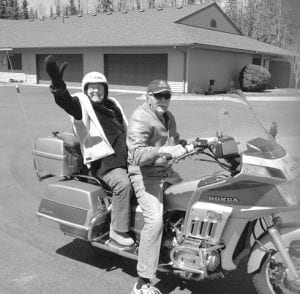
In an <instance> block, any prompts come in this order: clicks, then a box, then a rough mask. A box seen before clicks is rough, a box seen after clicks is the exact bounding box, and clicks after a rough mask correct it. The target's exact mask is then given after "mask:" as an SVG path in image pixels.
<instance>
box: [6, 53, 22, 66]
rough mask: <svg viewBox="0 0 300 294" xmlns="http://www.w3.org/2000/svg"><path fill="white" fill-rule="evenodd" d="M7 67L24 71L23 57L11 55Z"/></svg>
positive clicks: (16, 54)
mask: <svg viewBox="0 0 300 294" xmlns="http://www.w3.org/2000/svg"><path fill="white" fill-rule="evenodd" d="M7 66H8V69H10V70H16V69H17V70H20V69H22V55H21V54H20V53H9V57H7Z"/></svg>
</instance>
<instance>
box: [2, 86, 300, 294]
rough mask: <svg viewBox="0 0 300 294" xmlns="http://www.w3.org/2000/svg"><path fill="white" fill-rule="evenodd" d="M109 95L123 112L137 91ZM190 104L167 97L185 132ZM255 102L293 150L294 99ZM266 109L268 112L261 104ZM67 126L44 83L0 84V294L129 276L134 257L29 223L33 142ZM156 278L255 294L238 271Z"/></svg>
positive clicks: (34, 199)
mask: <svg viewBox="0 0 300 294" xmlns="http://www.w3.org/2000/svg"><path fill="white" fill-rule="evenodd" d="M4 88H5V89H4ZM114 94H115V95H114V96H115V97H118V98H119V100H121V102H122V105H123V106H124V109H125V112H126V113H127V114H130V113H131V111H132V110H133V109H134V108H135V107H136V106H137V105H138V104H140V101H137V100H136V99H135V98H136V97H137V96H138V95H139V94H130V95H129V94H126V93H114ZM189 103H191V104H189ZM193 103H196V102H183V101H174V103H173V105H172V109H173V110H174V112H175V113H176V115H177V116H178V125H181V126H183V127H181V131H182V132H183V134H187V135H189V128H190V127H189V124H188V123H187V113H188V114H189V116H188V117H189V118H191V119H193V120H197V119H199V120H200V118H199V117H197V113H195V112H191V113H190V112H189V111H191V110H192V109H193V108H194V104H193ZM260 103H267V102H260ZM276 103H279V102H276ZM255 108H257V110H258V112H259V116H261V117H262V118H263V121H264V123H266V124H269V123H270V122H271V121H273V120H274V116H275V117H276V118H277V119H278V122H279V124H280V125H282V127H280V133H282V136H281V137H280V138H279V139H280V140H281V139H284V141H285V142H290V145H291V147H290V148H291V150H292V151H293V152H296V151H297V148H296V147H294V146H295V143H296V144H298V143H299V142H298V139H295V137H296V136H298V137H299V127H297V126H299V121H298V123H297V120H299V117H300V103H298V102H293V103H290V104H288V106H285V107H283V106H282V104H280V105H279V104H272V105H270V104H266V105H264V104H257V105H255ZM266 108H267V109H268V111H267V112H266V111H263V110H262V109H266ZM287 115H288V117H287ZM25 118H26V119H25ZM291 122H292V123H291ZM295 122H296V124H295ZM199 123H200V122H199ZM69 126H70V124H69V119H68V117H67V116H66V115H65V113H64V112H63V111H62V110H60V109H59V108H58V107H57V106H56V105H55V104H54V102H53V100H52V97H51V95H50V93H49V92H48V90H47V89H46V88H41V87H40V88H35V87H22V88H21V93H20V94H17V93H16V91H15V89H14V88H11V87H2V88H0V136H1V140H0V155H1V162H0V174H1V178H0V240H1V242H0V264H1V266H0V293H1V294H6V293H12V294H19V293H22V294H23V293H28V294H35V293H46V294H51V293H55V294H62V293H63V294H73V293H90V294H94V293H99V294H106V293H110V294H111V293H113V294H115V293H124V294H127V293H130V291H131V288H132V285H133V283H134V282H135V280H136V272H135V262H133V261H128V260H126V259H124V258H120V257H118V256H116V255H113V254H108V253H106V252H104V251H102V250H99V249H95V248H91V246H89V244H87V243H86V242H83V241H80V240H73V239H72V238H70V237H68V236H63V235H61V234H60V233H59V232H56V231H52V230H50V229H44V228H43V227H41V226H39V225H38V224H37V223H36V219H35V212H36V210H37V207H38V204H39V199H40V197H41V195H42V193H43V190H44V188H45V186H46V184H47V182H39V181H38V180H37V178H36V176H35V174H34V171H33V167H32V158H31V149H32V141H34V140H35V139H36V138H38V137H41V136H47V135H48V134H50V133H51V131H55V130H60V131H64V130H66V129H68V128H69ZM283 134H284V135H283ZM298 146H299V145H298ZM181 168H182V169H185V167H184V166H183V167H181ZM155 282H156V284H157V286H158V287H159V288H160V289H161V290H162V291H163V293H172V294H175V293H193V294H197V293H201V294H208V293H214V294H218V293H220V294H221V293H222V294H229V293H245V294H255V293H256V292H255V290H254V288H253V286H252V283H251V279H250V278H249V276H248V275H247V274H245V273H243V271H241V269H239V270H236V271H234V272H232V273H231V274H230V275H229V277H228V278H227V279H226V280H216V281H208V282H203V283H195V282H190V283H186V282H183V281H181V280H180V279H178V278H176V277H174V276H168V275H159V276H158V278H157V279H156V280H155Z"/></svg>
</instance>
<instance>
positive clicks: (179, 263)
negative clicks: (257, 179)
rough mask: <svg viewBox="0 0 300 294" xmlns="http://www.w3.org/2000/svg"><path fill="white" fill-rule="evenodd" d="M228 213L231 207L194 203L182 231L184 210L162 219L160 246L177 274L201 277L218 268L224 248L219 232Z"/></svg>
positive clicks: (225, 221) (221, 230)
mask: <svg viewBox="0 0 300 294" xmlns="http://www.w3.org/2000/svg"><path fill="white" fill-rule="evenodd" d="M230 213H231V208H230V207H227V206H223V205H219V204H213V203H206V202H196V203H194V204H193V206H192V207H191V210H190V213H189V216H188V219H187V223H186V228H185V230H184V232H183V224H184V219H185V214H184V212H174V214H171V215H170V216H169V217H168V218H167V219H166V220H165V225H166V226H165V228H166V230H165V234H164V242H163V247H164V248H165V249H166V248H168V253H169V254H168V255H169V261H170V262H171V264H172V266H173V268H176V269H178V270H179V273H180V275H181V276H182V275H183V276H184V277H185V278H186V277H188V276H189V275H192V276H193V274H194V275H198V279H202V278H205V277H208V276H211V275H212V273H214V272H215V271H216V270H217V269H218V267H219V265H220V264H221V256H220V253H221V251H222V249H223V248H224V245H223V243H222V242H221V235H222V233H223V230H224V228H225V225H226V223H227V220H228V218H229V216H230ZM183 273H184V274H183Z"/></svg>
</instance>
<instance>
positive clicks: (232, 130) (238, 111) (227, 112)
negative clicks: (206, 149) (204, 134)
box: [206, 94, 286, 159]
mask: <svg viewBox="0 0 300 294" xmlns="http://www.w3.org/2000/svg"><path fill="white" fill-rule="evenodd" d="M212 107H214V108H215V109H214V110H213V112H214V113H215V114H216V116H215V117H214V118H213V119H212V120H211V124H212V125H211V127H214V128H215V131H217V132H221V133H222V134H223V135H228V136H231V137H233V138H234V139H235V140H236V142H237V146H238V150H239V153H245V154H247V155H250V156H255V157H262V158H268V159H275V158H280V157H283V156H284V155H285V154H286V153H285V150H284V149H283V148H282V147H281V146H280V145H279V144H278V143H277V142H276V141H275V140H274V138H273V137H272V136H271V135H270V133H269V132H268V131H267V130H266V129H265V128H264V127H263V125H262V124H261V123H260V121H259V120H258V118H257V117H256V115H255V113H254V111H253V110H252V108H251V106H250V105H249V103H248V101H247V100H246V99H245V98H243V97H242V96H240V95H237V94H230V95H223V96H219V97H218V102H217V103H214V105H213V106H212ZM213 124H214V126H213ZM206 131H207V130H206Z"/></svg>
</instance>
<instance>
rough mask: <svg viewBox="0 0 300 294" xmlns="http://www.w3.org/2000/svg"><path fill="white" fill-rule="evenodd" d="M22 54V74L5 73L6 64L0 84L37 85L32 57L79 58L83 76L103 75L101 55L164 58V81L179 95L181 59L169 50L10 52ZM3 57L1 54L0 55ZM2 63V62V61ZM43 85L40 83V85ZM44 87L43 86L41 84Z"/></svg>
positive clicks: (34, 60) (126, 49) (181, 83)
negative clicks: (17, 81) (19, 81)
mask: <svg viewBox="0 0 300 294" xmlns="http://www.w3.org/2000/svg"><path fill="white" fill-rule="evenodd" d="M14 52H16V53H22V70H20V71H14V74H12V73H11V72H8V69H7V64H1V63H0V81H4V82H8V81H9V79H10V78H14V79H18V80H23V81H24V82H26V83H31V84H35V83H37V68H36V57H35V55H36V54H83V71H84V74H85V73H87V72H90V71H100V72H104V58H103V56H104V54H113V53H115V54H126V53H127V54H129V53H131V54H136V53H139V54H147V53H148V54H149V53H152V54H153V53H157V54H159V53H164V54H168V80H169V83H170V86H171V88H172V90H173V91H174V92H182V91H183V87H184V85H183V80H184V74H183V68H184V55H183V54H182V53H181V52H179V51H178V50H176V49H175V48H173V47H160V48H144V47H143V48H130V47H120V48H61V49H59V48H51V49H50V48H49V49H24V50H18V51H14ZM1 56H3V57H5V56H6V53H5V52H0V58H1ZM5 59H6V58H5ZM41 82H44V81H41ZM45 83H47V82H46V81H45Z"/></svg>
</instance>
